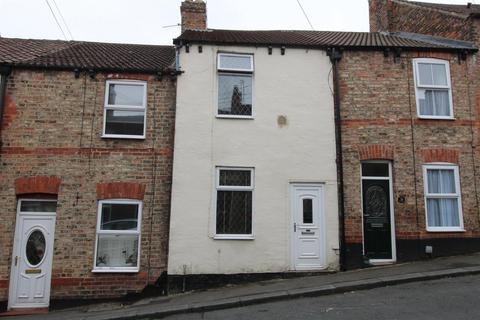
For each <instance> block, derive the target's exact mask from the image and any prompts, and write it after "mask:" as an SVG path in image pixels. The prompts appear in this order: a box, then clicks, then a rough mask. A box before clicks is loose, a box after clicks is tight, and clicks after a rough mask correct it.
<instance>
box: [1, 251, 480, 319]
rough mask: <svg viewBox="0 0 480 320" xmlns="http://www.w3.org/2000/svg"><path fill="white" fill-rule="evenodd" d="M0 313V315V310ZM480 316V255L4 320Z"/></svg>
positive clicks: (468, 317)
mask: <svg viewBox="0 0 480 320" xmlns="http://www.w3.org/2000/svg"><path fill="white" fill-rule="evenodd" d="M0 316H2V315H1V314H0ZM162 317H163V318H166V319H169V320H177V319H186V320H191V319H249V320H250V319H253V320H255V319H275V320H281V319H302V320H309V319H356V320H357V319H368V320H373V319H409V320H410V319H455V320H457V319H472V320H473V319H480V254H472V255H465V256H455V257H445V258H436V259H429V260H424V261H416V262H412V263H398V264H395V265H390V266H383V267H375V268H366V269H361V270H352V271H347V272H338V273H334V274H319V275H314V276H309V277H297V278H291V279H276V280H269V281H259V282H252V283H245V284H238V285H233V286H225V287H221V288H214V289H210V290H203V291H196V292H187V293H183V294H172V295H169V296H151V297H143V298H139V299H135V300H131V301H123V302H122V301H118V300H112V301H107V302H103V303H97V304H92V305H84V306H81V305H79V306H77V307H73V308H68V309H54V308H52V310H51V311H50V312H49V313H48V314H37V315H30V316H21V317H18V316H17V317H7V318H0V319H15V320H20V319H21V320H27V319H28V320H65V319H68V320H84V319H92V320H114V319H115V320H119V319H122V320H138V319H142V320H143V319H162Z"/></svg>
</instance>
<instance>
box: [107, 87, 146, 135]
mask: <svg viewBox="0 0 480 320" xmlns="http://www.w3.org/2000/svg"><path fill="white" fill-rule="evenodd" d="M111 84H118V85H122V84H123V85H136V86H138V85H142V86H143V105H142V106H129V105H118V104H109V103H108V97H109V92H110V85H111ZM107 110H120V111H143V119H144V120H143V135H129V134H106V133H105V129H106V126H107ZM146 131H147V82H146V81H135V80H107V81H106V82H105V103H104V107H103V131H102V138H116V139H145V136H146Z"/></svg>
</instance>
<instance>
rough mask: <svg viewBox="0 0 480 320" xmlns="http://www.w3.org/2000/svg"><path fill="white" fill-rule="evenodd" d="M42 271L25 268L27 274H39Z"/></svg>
mask: <svg viewBox="0 0 480 320" xmlns="http://www.w3.org/2000/svg"><path fill="white" fill-rule="evenodd" d="M39 273H42V270H41V269H27V270H25V274H39Z"/></svg>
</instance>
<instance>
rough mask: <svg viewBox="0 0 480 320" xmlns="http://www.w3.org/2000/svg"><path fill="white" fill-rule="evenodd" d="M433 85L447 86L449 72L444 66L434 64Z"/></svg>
mask: <svg viewBox="0 0 480 320" xmlns="http://www.w3.org/2000/svg"><path fill="white" fill-rule="evenodd" d="M432 76H433V84H434V85H436V86H446V85H447V70H446V69H445V65H444V64H432Z"/></svg>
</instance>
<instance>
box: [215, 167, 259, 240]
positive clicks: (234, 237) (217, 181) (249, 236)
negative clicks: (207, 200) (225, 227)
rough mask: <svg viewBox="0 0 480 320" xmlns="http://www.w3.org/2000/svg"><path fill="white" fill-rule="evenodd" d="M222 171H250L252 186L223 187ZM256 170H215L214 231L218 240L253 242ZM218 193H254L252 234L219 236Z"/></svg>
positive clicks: (232, 168)
mask: <svg viewBox="0 0 480 320" xmlns="http://www.w3.org/2000/svg"><path fill="white" fill-rule="evenodd" d="M220 170H229V171H250V186H221V185H220ZM254 179H255V168H252V167H216V168H215V191H214V196H213V199H214V208H215V215H214V229H215V235H214V237H213V238H214V239H216V240H253V239H255V236H254V231H253V230H254V212H255V208H254V204H255V180H254ZM218 191H251V192H252V230H251V233H250V234H223V233H222V234H217V194H218Z"/></svg>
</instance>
